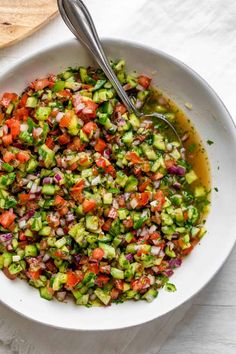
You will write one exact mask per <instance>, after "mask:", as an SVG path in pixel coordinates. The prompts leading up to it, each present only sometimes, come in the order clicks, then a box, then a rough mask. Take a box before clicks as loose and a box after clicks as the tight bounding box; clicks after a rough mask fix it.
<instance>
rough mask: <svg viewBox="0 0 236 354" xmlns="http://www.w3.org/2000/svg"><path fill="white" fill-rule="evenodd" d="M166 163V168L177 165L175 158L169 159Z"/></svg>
mask: <svg viewBox="0 0 236 354" xmlns="http://www.w3.org/2000/svg"><path fill="white" fill-rule="evenodd" d="M165 165H166V168H170V167H173V166H174V165H175V161H174V160H167V161H165Z"/></svg>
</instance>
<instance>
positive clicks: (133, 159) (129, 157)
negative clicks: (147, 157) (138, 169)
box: [125, 151, 143, 164]
mask: <svg viewBox="0 0 236 354" xmlns="http://www.w3.org/2000/svg"><path fill="white" fill-rule="evenodd" d="M125 157H126V159H127V160H128V161H131V162H132V163H133V164H135V163H142V162H143V160H142V159H141V157H139V156H138V154H136V152H134V151H130V152H127V154H126V155H125Z"/></svg>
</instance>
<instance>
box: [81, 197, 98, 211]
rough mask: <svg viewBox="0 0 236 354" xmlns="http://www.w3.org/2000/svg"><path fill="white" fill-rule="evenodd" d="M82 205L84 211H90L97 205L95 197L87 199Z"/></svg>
mask: <svg viewBox="0 0 236 354" xmlns="http://www.w3.org/2000/svg"><path fill="white" fill-rule="evenodd" d="M82 206H83V211H84V213H88V212H90V211H92V210H93V209H94V208H95V207H96V202H95V200H93V199H90V200H88V199H85V200H84V202H83V204H82Z"/></svg>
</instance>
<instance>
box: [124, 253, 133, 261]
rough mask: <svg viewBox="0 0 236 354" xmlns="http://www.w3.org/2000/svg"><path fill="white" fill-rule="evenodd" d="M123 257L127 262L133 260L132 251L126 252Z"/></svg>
mask: <svg viewBox="0 0 236 354" xmlns="http://www.w3.org/2000/svg"><path fill="white" fill-rule="evenodd" d="M125 258H126V259H127V261H129V262H133V259H134V256H133V255H132V253H128V254H127V255H126V256H125Z"/></svg>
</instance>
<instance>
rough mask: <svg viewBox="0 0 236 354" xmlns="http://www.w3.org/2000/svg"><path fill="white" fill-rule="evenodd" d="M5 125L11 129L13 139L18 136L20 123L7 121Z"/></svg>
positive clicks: (13, 120)
mask: <svg viewBox="0 0 236 354" xmlns="http://www.w3.org/2000/svg"><path fill="white" fill-rule="evenodd" d="M6 125H7V126H8V127H9V128H10V129H11V135H12V137H13V138H16V137H17V136H18V135H19V134H20V122H19V121H18V120H17V119H14V118H11V119H7V120H6Z"/></svg>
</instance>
